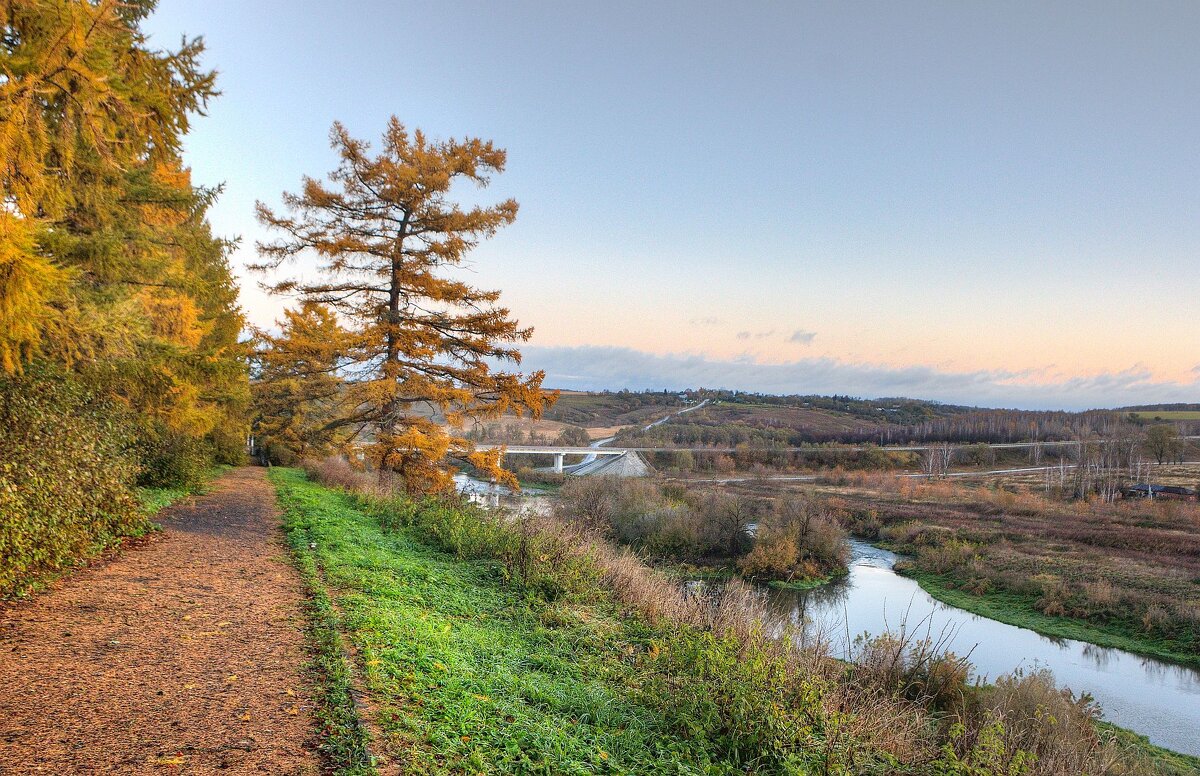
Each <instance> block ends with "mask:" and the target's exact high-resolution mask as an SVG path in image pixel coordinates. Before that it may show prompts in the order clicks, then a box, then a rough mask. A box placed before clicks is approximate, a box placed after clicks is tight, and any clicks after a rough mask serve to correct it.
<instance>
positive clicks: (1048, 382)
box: [146, 0, 1200, 409]
mask: <svg viewBox="0 0 1200 776" xmlns="http://www.w3.org/2000/svg"><path fill="white" fill-rule="evenodd" d="M146 27H147V29H148V31H149V32H150V33H151V42H152V43H153V44H154V45H158V46H163V47H170V46H173V45H176V44H177V43H178V40H179V38H180V36H181V35H183V34H187V35H189V36H194V35H202V36H203V37H204V39H205V41H206V43H207V46H208V54H207V58H206V63H207V64H208V65H209V66H210V67H214V68H216V69H217V70H218V72H219V87H220V89H221V90H222V92H223V93H222V95H221V96H220V97H219V98H217V99H216V100H215V101H214V102H213V103H212V104H211V106H210V109H209V111H208V115H207V116H204V117H200V118H198V119H197V120H196V122H195V124H194V129H193V131H192V133H191V134H190V136H189V138H188V141H187V147H186V160H187V162H188V163H189V164H190V165H191V166H192V169H193V178H194V180H195V181H196V182H198V183H202V184H206V185H215V184H218V183H220V184H223V185H224V192H223V194H222V196H221V199H220V200H219V202H218V204H217V205H216V206H215V207H214V209H213V211H212V213H211V220H212V223H213V226H214V228H215V229H216V231H217V232H218V234H220V235H222V236H227V237H234V236H236V237H240V239H241V243H240V245H239V248H238V249H237V251H236V253H235V254H234V257H233V263H234V266H235V270H236V271H237V273H238V275H239V278H240V279H241V281H242V289H243V291H242V305H243V307H244V309H245V311H246V313H247V315H248V317H249V319H250V321H251V322H253V323H254V324H256V325H260V326H270V325H271V324H272V322H273V321H274V320H276V319H277V318H278V317H279V315H280V313H281V310H282V309H283V308H284V306H285V305H286V304H287V303H288V300H286V299H281V298H271V297H268V296H267V295H266V294H264V293H263V292H262V291H261V290H260V289H259V288H258V287H257V282H258V280H259V279H258V278H257V277H253V276H249V275H248V274H247V273H245V272H244V270H243V269H242V265H243V264H245V263H246V262H249V261H253V260H254V259H255V251H254V244H255V242H256V241H257V240H262V239H265V238H267V237H269V235H267V234H266V233H265V232H264V231H263V229H262V227H260V226H259V225H258V224H256V223H255V220H254V213H253V207H254V202H255V201H256V200H261V201H263V202H265V203H267V204H268V205H271V206H273V207H277V206H278V205H279V201H280V195H281V193H282V192H284V191H294V190H296V189H297V188H298V185H299V182H300V179H301V176H303V175H312V176H317V177H320V176H323V175H324V174H325V173H327V172H328V171H329V170H331V169H332V168H333V166H334V164H335V160H334V156H333V152H332V151H331V150H330V148H329V143H328V132H329V128H330V125H331V124H332V123H333V121H335V120H339V121H341V122H343V123H344V124H345V125H346V126H347V127H348V129H349V130H350V131H351V133H352V134H354V135H355V136H358V137H361V138H364V139H375V138H378V137H379V135H380V133H381V132H382V131H383V129H384V126H385V124H386V122H387V120H388V117H389V116H391V115H396V116H397V117H398V118H399V119H400V120H401V121H403V122H404V123H406V124H407V125H409V126H410V127H419V128H421V129H423V130H425V131H426V132H427V133H428V134H430V135H433V136H435V137H443V138H444V137H463V136H473V137H482V138H487V139H491V140H493V141H495V142H496V144H497V145H499V146H501V147H503V148H506V149H507V150H508V167H507V170H506V171H505V172H504V173H503V174H502V175H499V176H497V177H496V178H495V179H494V180H493V182H492V184H491V186H490V187H489V188H487V189H486V190H485V191H483V192H482V193H481V194H478V195H477V194H474V193H472V194H471V195H470V196H471V197H472V199H478V200H479V201H483V202H487V201H493V200H494V201H499V200H501V199H504V198H507V197H514V198H516V199H517V200H518V201H519V202H520V203H521V209H520V214H519V215H518V218H517V221H516V223H515V224H513V225H512V226H510V227H508V228H507V229H505V230H503V231H502V232H501V233H499V234H498V235H497V236H496V237H495V238H493V239H492V240H490V241H488V242H487V243H485V244H483V245H481V246H480V247H479V248H478V249H476V251H474V252H473V253H472V255H471V257H470V260H469V266H468V267H467V269H466V271H467V276H468V277H469V278H470V279H471V280H472V282H474V283H476V284H478V285H479V286H482V287H485V288H497V289H500V290H502V292H503V297H502V302H503V304H504V305H505V306H507V307H509V308H510V309H511V310H512V312H513V314H514V316H515V317H517V318H518V319H520V320H521V322H522V323H523V324H527V325H532V326H533V327H534V328H535V335H534V338H533V340H532V341H531V342H530V343H529V345H528V346H526V348H525V356H526V357H525V361H524V364H523V368H525V369H545V370H546V371H547V379H546V384H547V385H548V386H553V387H563V388H590V389H598V388H612V389H617V388H633V389H642V388H671V389H675V388H687V387H701V386H703V387H713V388H716V387H722V388H733V389H739V390H749V391H764V392H781V393H839V394H851V395H859V396H871V397H874V396H897V395H904V396H912V397H914V398H926V399H935V400H939V401H945V402H953V403H962V404H972V405H988V406H1020V407H1029V408H1066V409H1082V408H1087V407H1098V406H1120V405H1127V404H1135V403H1152V402H1170V401H1200V324H1198V321H1197V317H1196V315H1195V311H1196V309H1197V299H1198V297H1200V289H1197V284H1196V281H1197V277H1198V272H1197V271H1198V270H1200V132H1198V131H1197V128H1198V127H1200V99H1197V94H1196V84H1198V83H1200V46H1197V45H1195V40H1196V33H1197V30H1198V29H1200V5H1198V4H1196V3H1189V2H1179V3H1166V2H1150V3H1141V4H1133V3H1106V2H1089V3H1070V2H1059V3H1054V4H1046V3H1042V2H1029V3H1022V2H1013V3H955V2H950V1H949V0H943V1H942V2H911V3H903V4H901V3H882V2H880V3H856V2H839V3H800V2H778V3H721V4H716V3H695V2H693V3H671V2H658V3H647V2H605V3H583V2H503V3H497V2H480V3H470V2H453V3H406V2H366V1H363V2H352V1H351V2H344V3H339V4H335V5H330V4H329V3H327V2H322V3H316V2H310V1H309V0H288V2H282V0H256V1H255V2H245V1H244V0H243V1H242V2H232V1H230V0H208V1H207V2H204V3H197V2H194V0H161V2H160V5H159V10H158V11H157V12H156V13H155V15H154V16H152V17H151V19H150V20H149V21H148V23H147V25H146ZM303 270H304V268H303V267H301V272H303Z"/></svg>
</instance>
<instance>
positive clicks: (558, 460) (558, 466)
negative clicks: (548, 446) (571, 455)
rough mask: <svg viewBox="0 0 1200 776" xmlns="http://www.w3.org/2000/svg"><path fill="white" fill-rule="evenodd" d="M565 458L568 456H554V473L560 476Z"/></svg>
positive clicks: (557, 454)
mask: <svg viewBox="0 0 1200 776" xmlns="http://www.w3.org/2000/svg"><path fill="white" fill-rule="evenodd" d="M565 457H566V456H564V455H563V454H562V453H555V454H554V471H556V472H558V473H559V474H562V464H563V458H565Z"/></svg>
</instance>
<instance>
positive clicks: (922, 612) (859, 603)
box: [770, 541, 1200, 755]
mask: <svg viewBox="0 0 1200 776" xmlns="http://www.w3.org/2000/svg"><path fill="white" fill-rule="evenodd" d="M896 560H897V557H896V555H895V554H894V553H891V552H888V551H887V550H882V549H880V548H878V547H873V546H871V545H869V544H866V543H864V542H858V541H854V542H851V566H850V574H849V576H847V577H846V578H845V579H843V580H839V581H837V582H833V583H831V584H829V585H825V586H823V587H820V588H817V589H815V590H809V591H791V590H772V591H771V594H770V600H771V602H772V605H773V606H774V607H776V608H777V610H778V611H779V612H780V613H781V614H783V615H784V616H785V617H786V618H787V620H788V621H789V622H791V623H792V624H793V625H794V626H796V627H797V628H798V629H799V630H800V631H801V632H802V633H803V634H806V635H805V636H804V638H806V639H811V638H815V637H817V636H818V635H819V636H820V637H822V638H824V639H825V640H826V641H828V643H829V644H830V646H831V648H832V649H833V651H834V654H835V655H838V656H843V657H852V656H853V653H854V642H855V639H856V637H858V636H860V635H862V634H871V635H878V634H880V633H883V632H884V631H888V630H890V631H892V632H897V631H900V630H901V629H902V628H903V629H905V630H907V632H908V633H910V634H917V635H918V636H921V637H928V638H932V639H933V640H934V641H941V642H943V643H944V646H945V648H946V649H948V650H950V651H952V652H954V653H955V654H958V655H969V656H970V660H971V662H972V663H973V664H974V665H975V667H976V672H977V675H978V676H981V677H983V678H985V679H986V678H987V677H995V676H998V675H1000V674H1006V673H1009V672H1011V671H1013V670H1015V669H1017V668H1024V669H1027V670H1032V669H1036V668H1043V667H1044V668H1049V669H1050V670H1051V671H1053V672H1054V675H1055V677H1056V678H1057V680H1058V682H1059V684H1060V685H1061V686H1064V687H1068V688H1070V689H1071V690H1072V691H1074V692H1075V693H1076V694H1080V693H1083V692H1087V693H1091V695H1092V696H1093V697H1094V698H1096V700H1097V701H1099V702H1100V704H1101V705H1102V706H1103V708H1104V716H1105V718H1106V719H1108V720H1110V721H1111V722H1114V723H1116V724H1118V725H1121V726H1123V727H1127V728H1131V729H1133V730H1136V731H1137V732H1139V733H1142V734H1144V735H1146V736H1147V737H1149V738H1150V740H1151V741H1153V742H1154V743H1156V744H1159V745H1160V746H1165V747H1167V748H1169V749H1174V750H1176V751H1179V752H1186V753H1187V754H1193V755H1200V736H1197V731H1200V671H1197V670H1196V669H1192V668H1186V667H1183V666H1178V665H1174V664H1171V663H1164V662H1162V661H1159V660H1155V659H1153V658H1148V657H1141V656H1138V655H1133V654H1130V653H1128V652H1124V651H1122V650H1119V649H1111V648H1106V647H1098V646H1096V645H1094V644H1087V643H1085V642H1081V641H1073V640H1071V639H1058V638H1049V637H1046V636H1041V635H1039V634H1037V633H1034V632H1033V631H1031V630H1026V629H1024V628H1017V627H1014V626H1011V625H1005V624H1003V623H1000V622H996V621H995V620H990V619H988V618H986V617H981V616H978V615H975V614H971V613H969V612H965V611H963V610H961V609H956V608H954V607H952V606H947V605H945V604H942V603H940V602H938V601H935V600H934V599H933V598H932V597H930V596H929V594H927V593H926V592H925V591H924V590H922V589H921V587H920V586H919V585H918V584H917V583H916V582H914V581H913V580H911V579H907V578H905V577H902V576H900V575H898V574H896V573H895V572H894V571H893V570H892V567H893V565H894V564H895V562H896Z"/></svg>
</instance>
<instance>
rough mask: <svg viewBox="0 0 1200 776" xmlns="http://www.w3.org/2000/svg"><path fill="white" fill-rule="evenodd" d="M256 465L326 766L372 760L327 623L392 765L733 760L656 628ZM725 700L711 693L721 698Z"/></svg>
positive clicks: (613, 765) (506, 768) (656, 769)
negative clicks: (357, 677)
mask: <svg viewBox="0 0 1200 776" xmlns="http://www.w3.org/2000/svg"><path fill="white" fill-rule="evenodd" d="M271 477H272V480H273V481H274V483H275V485H276V487H277V488H278V491H279V495H280V503H281V505H282V506H283V507H284V510H285V529H286V530H287V533H288V538H289V541H290V543H291V546H292V548H293V550H294V552H295V554H296V557H297V561H298V565H299V566H300V568H301V570H302V572H303V574H304V577H305V580H306V582H307V584H308V585H309V588H310V593H311V594H312V596H313V599H312V607H311V612H310V637H312V639H313V641H314V647H315V648H316V649H315V651H316V653H317V661H316V663H317V668H318V673H320V674H321V675H322V676H323V687H322V688H321V696H322V701H323V706H324V709H323V711H322V720H323V722H324V724H325V728H326V731H327V732H328V733H330V736H329V739H328V740H327V744H326V748H327V751H329V752H330V754H331V755H333V756H334V757H335V759H336V761H337V762H339V763H341V765H342V768H341V770H340V772H342V773H354V774H357V773H367V772H372V770H373V769H372V768H370V767H369V766H364V762H365V758H366V749H365V745H366V741H365V739H364V736H363V733H362V730H361V729H360V728H359V726H358V725H357V723H356V721H355V720H356V717H355V708H354V704H353V700H352V699H351V697H350V692H349V675H348V672H347V666H346V664H345V662H344V660H343V658H342V656H341V654H340V648H339V646H338V639H339V633H338V632H339V631H341V632H344V633H346V634H347V635H348V636H349V637H350V639H351V640H352V641H353V643H354V645H355V646H356V647H357V649H358V651H359V661H360V664H361V665H360V668H364V669H365V671H366V684H367V687H368V690H369V692H370V694H371V696H372V704H371V705H372V708H373V709H374V710H375V713H374V722H375V725H376V726H377V727H378V729H379V730H381V731H382V733H383V736H384V737H385V738H386V746H385V747H380V746H379V745H378V744H379V743H380V742H376V744H374V745H373V748H374V749H375V753H376V754H379V753H381V752H386V753H387V754H388V755H390V756H391V757H393V758H395V759H397V760H398V761H400V762H402V763H403V765H404V768H405V770H406V772H413V773H450V772H456V773H457V772H480V773H486V772H491V773H514V772H520V773H529V772H534V773H555V774H557V773H580V774H583V773H598V772H614V773H733V772H742V771H744V770H745V769H744V768H742V769H741V770H739V769H738V767H737V764H736V763H735V762H731V761H730V760H729V759H728V758H724V759H723V758H722V756H721V750H720V746H719V745H718V744H715V743H714V739H713V737H712V736H713V733H714V730H713V729H711V728H710V726H711V725H713V724H716V725H717V729H719V728H720V725H721V724H722V723H721V720H720V719H719V717H717V718H713V717H712V712H714V711H715V710H716V707H714V708H711V709H710V708H708V706H711V705H712V704H711V703H709V704H708V706H706V705H705V703H700V704H699V705H697V704H696V703H695V702H694V701H693V700H692V699H691V698H689V696H688V692H689V690H698V689H700V686H691V687H689V686H688V685H687V684H686V681H685V682H684V684H682V685H680V686H677V687H675V688H674V689H675V691H677V692H683V693H684V695H677V694H674V693H672V692H670V691H667V692H664V691H666V690H667V688H668V687H671V686H672V684H673V682H671V681H668V683H667V684H666V685H665V686H664V683H663V681H662V676H661V675H660V674H657V673H656V672H655V669H654V666H653V662H654V661H653V660H649V661H646V660H643V659H642V656H644V655H647V654H648V653H649V654H655V653H657V651H658V650H657V646H658V645H659V644H666V643H668V639H669V636H668V634H666V633H664V632H662V631H658V632H656V631H655V630H654V629H653V628H652V627H651V626H648V625H646V624H644V623H641V622H638V621H635V620H630V619H625V618H622V617H620V616H618V615H616V613H615V612H613V611H610V610H607V609H606V608H604V607H599V606H584V605H569V604H567V603H564V602H562V601H559V602H557V603H546V602H545V601H544V600H542V599H541V598H539V597H522V595H521V594H519V593H518V592H517V587H516V586H512V585H508V584H505V583H504V581H503V579H502V575H503V569H502V567H501V566H500V565H499V564H497V563H494V562H491V561H471V560H461V559H458V558H456V557H455V556H453V555H449V554H447V553H444V552H441V551H439V550H437V549H435V548H433V547H431V546H429V545H428V544H427V543H425V542H423V541H421V539H420V538H419V537H418V536H416V535H414V529H398V530H389V531H385V530H383V529H382V528H381V526H380V524H379V522H378V520H377V518H376V517H374V516H372V515H368V514H365V513H364V512H363V511H362V510H361V509H360V508H359V507H358V506H357V505H358V504H359V503H361V502H358V501H356V500H355V499H354V498H353V497H350V496H347V495H344V494H341V493H339V492H335V491H332V490H329V489H327V488H323V487H321V486H318V485H315V484H312V483H310V482H308V481H307V480H306V479H305V477H304V475H303V474H302V473H300V472H297V471H293V470H279V469H277V470H275V471H274V472H272V475H271ZM665 648H666V647H664V649H665ZM664 654H666V653H664ZM697 657H699V655H695V654H693V655H692V656H691V658H686V659H685V663H686V662H687V660H690V659H695V658H697ZM687 664H688V665H692V664H691V663H687ZM701 664H703V658H701ZM676 668H677V669H678V668H679V665H678V664H677V666H676ZM694 668H695V666H692V668H688V669H686V670H689V671H690V670H694ZM715 669H716V666H715V664H708V670H715ZM674 678H675V680H680V679H683V678H684V677H683V675H682V674H675V677H674ZM652 688H653V689H652ZM729 700H732V699H726V700H725V701H721V700H718V699H716V698H713V699H712V702H715V703H716V704H717V707H720V708H724V704H725V703H726V702H728V701H729ZM678 704H683V705H684V706H686V707H687V708H689V709H691V710H694V711H704V710H706V709H707V711H708V712H709V713H708V714H698V715H696V716H694V717H687V720H688V721H687V724H686V725H684V726H682V727H681V726H680V724H679V723H680V721H681V720H680V719H678V718H677V719H675V720H674V722H675V724H671V722H670V721H668V719H667V716H668V711H669V710H670V709H671V708H672V707H673V706H675V705H678ZM677 716H678V715H677ZM1116 732H1117V734H1118V735H1119V736H1120V737H1121V738H1122V740H1123V741H1124V742H1125V744H1126V747H1127V749H1128V751H1130V752H1131V753H1133V752H1136V753H1138V756H1140V757H1143V758H1145V760H1146V761H1150V762H1153V763H1154V766H1152V769H1151V771H1148V772H1154V773H1157V774H1161V775H1162V776H1182V775H1183V774H1189V773H1200V759H1197V758H1191V757H1186V756H1184V755H1178V754H1176V753H1173V752H1168V751H1166V750H1162V749H1159V748H1158V747H1154V746H1152V745H1150V744H1149V743H1148V742H1146V741H1145V739H1144V738H1142V737H1141V736H1137V735H1136V734H1134V733H1132V732H1129V731H1122V730H1120V729H1117V730H1116ZM797 754H799V753H797ZM742 765H743V766H746V767H750V768H751V769H753V766H751V765H750V764H749V763H748V762H746V761H743V762H742ZM797 765H799V763H797ZM798 772H807V771H806V770H805V767H804V766H800V768H799V770H798Z"/></svg>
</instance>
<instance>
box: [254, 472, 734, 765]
mask: <svg viewBox="0 0 1200 776" xmlns="http://www.w3.org/2000/svg"><path fill="white" fill-rule="evenodd" d="M272 479H273V480H274V482H275V483H276V485H277V487H278V488H279V492H280V499H281V504H282V505H283V506H284V508H285V513H286V516H285V525H286V528H287V530H288V532H289V534H290V535H291V536H293V538H294V537H297V536H300V535H302V536H303V537H304V538H305V539H306V540H307V542H312V543H315V545H316V549H315V550H310V549H309V544H308V543H307V542H296V541H293V546H294V547H299V548H300V550H301V552H306V553H309V554H311V557H312V559H313V560H315V561H316V563H318V564H319V565H320V568H321V569H322V570H323V573H324V578H325V581H326V583H327V585H328V586H329V589H330V590H331V591H336V592H334V593H333V595H334V597H335V598H336V600H337V604H338V605H339V607H340V608H341V611H342V612H343V616H344V620H343V622H342V626H343V628H344V630H345V632H346V633H347V634H348V635H349V637H350V638H351V640H352V641H353V642H354V644H355V646H356V647H357V648H358V649H359V651H360V655H361V658H362V662H363V665H364V666H365V668H366V683H367V686H368V688H369V691H370V692H371V694H372V696H373V699H374V702H375V703H376V704H377V705H378V713H377V715H376V722H377V724H378V725H379V727H380V729H381V730H382V731H383V733H384V735H385V736H386V737H387V739H388V742H387V744H388V746H387V747H386V749H387V750H388V751H390V752H392V753H393V755H394V756H396V757H398V758H399V759H400V760H401V761H403V762H404V763H405V765H406V768H407V769H408V770H410V771H411V772H422V773H424V772H458V771H462V770H466V771H470V772H493V773H495V772H499V773H509V772H514V771H520V772H529V771H534V772H546V773H595V772H597V771H613V772H624V773H693V772H721V771H724V770H728V768H725V767H719V766H713V765H712V764H711V761H712V759H713V758H712V756H711V753H710V752H708V751H706V747H705V744H704V741H703V740H700V739H692V740H683V739H682V738H680V737H679V736H678V735H677V734H676V733H675V732H674V731H672V730H671V729H669V728H668V725H667V724H666V722H665V721H664V719H663V717H662V716H661V714H660V713H659V712H658V710H656V709H655V708H653V707H651V706H650V705H647V704H646V703H645V702H643V700H642V699H639V698H638V697H637V696H638V692H637V690H638V688H639V687H640V686H641V684H642V681H641V678H640V676H639V672H640V671H641V670H642V669H641V668H639V661H637V660H636V659H635V658H634V657H633V656H634V655H639V654H643V653H645V652H646V650H647V648H648V644H649V639H650V638H651V636H652V635H653V634H652V633H650V632H649V631H648V630H647V628H646V627H644V626H642V625H641V624H639V623H637V622H633V621H629V620H624V619H621V618H619V617H617V616H615V614H614V613H613V612H610V611H603V610H600V609H597V608H594V607H584V606H570V605H567V604H563V603H557V604H547V603H544V602H542V601H540V600H525V599H522V598H521V597H519V595H518V594H517V593H516V592H515V591H514V590H513V589H511V588H509V587H508V586H505V585H503V584H502V580H501V578H500V577H501V571H500V568H499V566H498V565H497V564H495V563H491V562H486V561H464V560H458V559H456V558H454V557H453V556H450V555H447V554H445V553H443V552H440V551H438V550H435V549H433V548H431V547H429V546H428V545H426V544H423V543H422V542H421V541H419V540H418V538H417V537H415V536H413V535H412V531H411V530H404V529H401V530H397V531H387V532H385V531H384V530H383V529H381V527H380V526H379V524H378V522H377V520H376V519H374V518H373V517H371V516H369V515H366V514H363V512H361V511H360V510H359V509H357V508H356V507H355V505H354V502H353V501H352V500H351V499H350V498H348V497H346V496H344V495H341V494H338V493H335V492H333V491H330V490H327V489H324V488H321V487H320V486H317V485H314V484H311V483H309V482H307V481H306V480H305V479H304V477H303V475H302V474H300V473H298V472H295V471H283V470H278V469H277V470H275V471H274V472H273V473H272Z"/></svg>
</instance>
